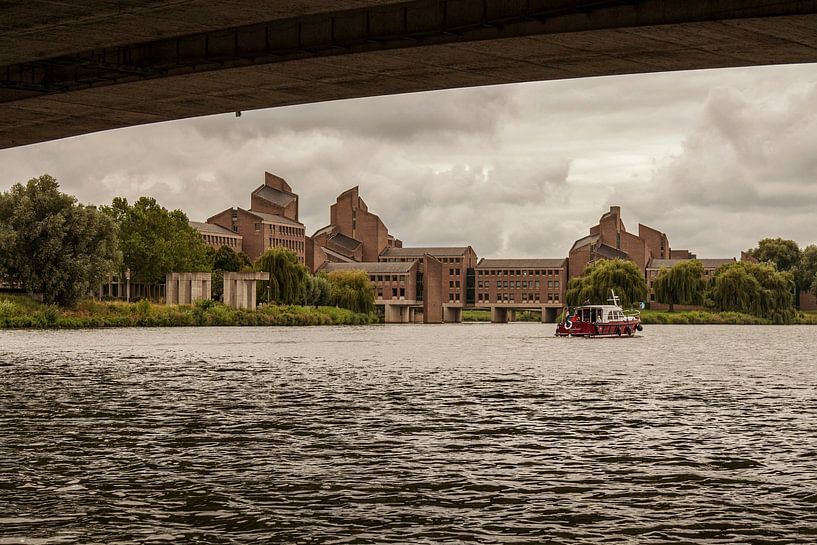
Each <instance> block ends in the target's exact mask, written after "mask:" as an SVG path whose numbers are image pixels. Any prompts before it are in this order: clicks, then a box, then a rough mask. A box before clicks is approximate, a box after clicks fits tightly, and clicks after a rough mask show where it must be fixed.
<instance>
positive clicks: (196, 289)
mask: <svg viewBox="0 0 817 545" xmlns="http://www.w3.org/2000/svg"><path fill="white" fill-rule="evenodd" d="M211 298H212V275H211V274H210V273H201V272H199V273H167V276H166V277H165V302H166V303H167V304H168V305H192V304H193V303H195V302H196V301H199V300H201V299H211Z"/></svg>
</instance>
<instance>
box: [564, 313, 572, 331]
mask: <svg viewBox="0 0 817 545" xmlns="http://www.w3.org/2000/svg"><path fill="white" fill-rule="evenodd" d="M565 329H573V322H571V321H570V317H569V316H568V317H566V318H565Z"/></svg>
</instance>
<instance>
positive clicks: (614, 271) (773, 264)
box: [565, 238, 817, 323]
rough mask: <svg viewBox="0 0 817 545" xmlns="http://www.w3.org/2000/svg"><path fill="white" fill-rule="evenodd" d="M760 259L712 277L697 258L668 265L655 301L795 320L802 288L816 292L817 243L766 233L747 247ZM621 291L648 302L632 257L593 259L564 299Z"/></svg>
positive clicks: (625, 298) (630, 302) (631, 300)
mask: <svg viewBox="0 0 817 545" xmlns="http://www.w3.org/2000/svg"><path fill="white" fill-rule="evenodd" d="M747 253H748V254H749V255H751V256H752V257H754V258H755V259H756V260H757V261H758V262H757V263H754V262H750V261H742V262H735V263H728V264H726V265H723V266H721V267H719V268H718V269H717V270H715V272H714V274H712V276H711V277H710V278H709V279H708V280H707V279H706V277H705V274H704V267H703V264H702V263H701V262H700V261H698V260H697V259H691V260H685V261H682V262H680V263H678V264H676V265H675V266H673V267H671V268H663V269H661V270H660V271H659V273H658V275H657V276H656V278H655V280H654V281H653V290H654V293H655V301H656V302H658V303H663V304H667V305H669V308H670V311H672V310H674V306H675V305H695V306H702V307H706V308H709V309H712V310H718V311H721V312H724V311H734V312H743V313H746V314H751V315H753V316H758V317H761V318H764V319H766V320H770V321H772V322H774V323H790V322H791V321H793V319H794V308H795V302H796V300H797V296H798V294H799V293H801V292H804V293H812V294H815V295H817V245H814V244H812V245H810V246H807V247H806V248H805V249H803V250H801V249H800V248H799V246H798V245H797V243H796V242H794V241H793V240H784V239H780V238H766V239H763V240H761V241H760V242H759V243H758V246H757V248H752V249H751V250H749V251H748V252H747ZM611 289H613V290H615V291H616V294H617V295H619V296H620V297H621V301H622V304H623V305H624V306H634V305H636V304H638V303H639V302H641V301H646V300H647V296H648V293H649V289H648V286H647V281H646V279H645V278H644V275H643V274H641V271H640V270H639V269H638V267H637V266H636V265H635V263H633V262H631V261H626V260H621V259H612V260H603V261H597V262H595V263H592V264H591V265H589V266H588V267H587V269H586V270H585V272H584V274H583V275H581V276H577V277H574V278H572V279H571V280H570V281H569V282H568V285H567V291H566V293H565V301H566V302H567V304H569V305H579V304H582V303H583V302H585V301H591V302H594V303H599V302H603V301H606V300H607V298H608V297H609V294H610V290H611Z"/></svg>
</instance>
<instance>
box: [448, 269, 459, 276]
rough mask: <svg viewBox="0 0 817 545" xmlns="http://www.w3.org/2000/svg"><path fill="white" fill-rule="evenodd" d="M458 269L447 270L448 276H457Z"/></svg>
mask: <svg viewBox="0 0 817 545" xmlns="http://www.w3.org/2000/svg"><path fill="white" fill-rule="evenodd" d="M459 275H460V269H448V276H459Z"/></svg>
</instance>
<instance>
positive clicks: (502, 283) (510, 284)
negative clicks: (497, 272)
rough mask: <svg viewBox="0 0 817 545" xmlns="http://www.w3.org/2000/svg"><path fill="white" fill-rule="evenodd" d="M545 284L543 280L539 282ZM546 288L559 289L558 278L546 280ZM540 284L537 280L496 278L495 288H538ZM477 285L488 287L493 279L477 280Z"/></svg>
mask: <svg viewBox="0 0 817 545" xmlns="http://www.w3.org/2000/svg"><path fill="white" fill-rule="evenodd" d="M541 283H542V284H545V283H544V281H542V282H541ZM545 285H546V286H547V289H549V290H553V289H556V290H557V289H559V281H558V280H548V281H547V283H546V284H545ZM539 286H540V281H539V280H516V281H514V280H497V281H496V287H497V288H511V289H512V288H516V289H523V290H529V289H535V290H538V289H539ZM477 287H478V288H481V289H490V288H492V287H493V280H478V281H477Z"/></svg>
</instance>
